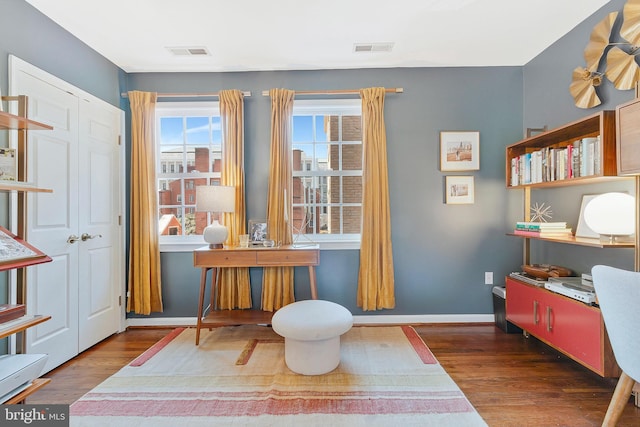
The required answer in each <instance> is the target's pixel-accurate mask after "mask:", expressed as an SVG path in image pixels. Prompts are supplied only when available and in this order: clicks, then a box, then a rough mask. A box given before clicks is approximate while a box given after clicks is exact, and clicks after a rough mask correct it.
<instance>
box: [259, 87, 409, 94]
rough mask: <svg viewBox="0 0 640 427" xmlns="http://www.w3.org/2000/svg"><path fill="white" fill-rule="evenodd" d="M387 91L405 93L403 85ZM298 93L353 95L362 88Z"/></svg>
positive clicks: (386, 91)
mask: <svg viewBox="0 0 640 427" xmlns="http://www.w3.org/2000/svg"><path fill="white" fill-rule="evenodd" d="M384 91H385V93H403V92H404V89H403V88H401V87H390V88H385V89H384ZM295 92H296V95H351V94H359V93H360V89H343V90H296V91H295ZM262 96H269V91H268V90H263V91H262Z"/></svg>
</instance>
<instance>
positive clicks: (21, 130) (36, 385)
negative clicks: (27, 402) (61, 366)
mask: <svg viewBox="0 0 640 427" xmlns="http://www.w3.org/2000/svg"><path fill="white" fill-rule="evenodd" d="M2 101H8V102H15V103H17V114H11V113H7V112H4V111H0V130H4V131H12V132H17V137H18V138H17V158H18V164H17V175H18V176H17V178H18V180H17V181H4V182H3V181H0V191H8V192H17V200H18V202H17V215H18V217H17V227H16V235H17V237H18V238H19V239H21V240H25V241H26V219H27V193H28V192H45V193H51V192H52V190H51V189H46V188H38V187H36V186H34V185H31V184H29V183H27V182H25V181H26V178H27V155H26V153H27V136H28V132H29V131H32V130H52V129H53V127H51V126H49V125H46V124H44V123H40V122H37V121H34V120H30V119H29V118H28V114H27V111H28V98H27V96H25V95H19V96H3V97H2ZM48 261H51V258H49V257H47V256H44V257H38V258H35V259H33V260H24V259H23V260H17V261H16V262H14V263H5V264H3V265H2V267H1V268H0V270H9V269H16V271H17V274H16V281H17V294H16V302H17V303H18V304H24V305H25V306H26V303H27V298H26V295H27V293H26V283H27V282H26V279H27V271H26V270H27V269H26V267H28V266H30V265H34V264H39V263H43V262H48ZM50 318H51V316H48V315H41V314H37V315H27V316H23V317H20V318H17V319H15V320H11V321H8V322H4V323H0V338H6V337H8V336H11V335H16V337H17V340H16V352H17V353H24V352H25V350H26V340H25V334H26V331H27V329H29V328H31V327H33V326H36V325H38V324H40V323H43V322H46V321H47V320H49V319H50ZM50 381H51V380H50V379H48V378H38V379H36V380H34V381H33V382H32V384H31V385H30V386H29V387H27V388H25V389H24V390H22V391H21V392H20V393H19V394H17V395H15V396H13V397H11V398H9V399H8V400H6V401H4V402H0V403H2V404H14V403H19V402H22V401H24V399H26V398H27V397H28V396H29V395H31V394H33V393H34V392H35V391H37V390H39V389H40V388H42V387H44V386H45V385H46V384H48V383H49V382H50Z"/></svg>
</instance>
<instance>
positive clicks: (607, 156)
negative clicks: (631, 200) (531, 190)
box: [506, 110, 619, 188]
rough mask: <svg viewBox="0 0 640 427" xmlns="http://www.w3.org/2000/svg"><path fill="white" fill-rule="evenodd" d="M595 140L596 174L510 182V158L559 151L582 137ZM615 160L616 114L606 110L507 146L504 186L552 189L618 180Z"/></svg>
mask: <svg viewBox="0 0 640 427" xmlns="http://www.w3.org/2000/svg"><path fill="white" fill-rule="evenodd" d="M595 137H599V140H600V142H599V144H598V145H599V147H598V151H597V152H596V153H594V156H595V157H597V158H598V159H599V162H598V163H599V171H598V172H597V173H593V174H590V175H585V176H579V177H576V178H574V177H568V178H566V179H555V180H553V181H550V180H544V181H542V182H531V183H524V184H523V183H519V184H514V183H512V165H511V161H512V159H514V158H517V157H519V156H523V155H526V154H531V153H534V152H537V151H541V150H544V149H551V148H552V149H554V150H562V149H565V148H566V147H568V146H570V145H572V144H573V143H574V142H576V141H579V140H582V139H583V138H595ZM569 161H571V159H569ZM616 161H617V160H616V117H615V111H610V110H605V111H601V112H599V113H596V114H592V115H590V116H587V117H585V118H583V119H580V120H577V121H574V122H572V123H568V124H566V125H564V126H560V127H558V128H556V129H552V130H549V131H546V132H542V133H540V134H537V135H534V136H531V137H529V138H526V139H523V140H521V141H518V142H516V143H515V144H511V145H509V146H507V148H506V185H507V188H522V187H526V186H531V187H545V186H546V187H551V186H560V185H561V186H564V185H574V184H591V183H594V182H596V181H604V180H612V179H619V178H618V176H617V175H618V173H617V166H616ZM556 175H557V174H556Z"/></svg>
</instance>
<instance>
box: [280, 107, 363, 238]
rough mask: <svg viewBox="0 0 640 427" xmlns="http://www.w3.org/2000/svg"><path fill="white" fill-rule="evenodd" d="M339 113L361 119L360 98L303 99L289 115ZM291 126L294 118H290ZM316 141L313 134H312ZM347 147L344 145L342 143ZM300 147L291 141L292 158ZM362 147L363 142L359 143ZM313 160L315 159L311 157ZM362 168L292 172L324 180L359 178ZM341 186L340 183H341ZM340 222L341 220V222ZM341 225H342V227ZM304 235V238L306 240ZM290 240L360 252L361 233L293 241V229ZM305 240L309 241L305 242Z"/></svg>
mask: <svg viewBox="0 0 640 427" xmlns="http://www.w3.org/2000/svg"><path fill="white" fill-rule="evenodd" d="M336 113H339V114H340V115H341V116H349V115H358V116H360V117H362V101H361V100H360V99H359V98H352V99H317V100H314V99H304V100H294V104H293V114H292V116H298V115H325V116H326V115H336ZM292 124H293V117H292ZM314 140H315V135H314ZM331 142H332V141H326V142H325V141H321V142H320V143H321V144H325V143H326V144H330V143H331ZM345 142H346V143H347V144H344V143H345ZM352 142H353V141H341V144H342V145H348V144H349V143H352ZM297 144H300V142H299V141H292V147H291V156H293V148H294V146H295V145H297ZM360 144H361V145H362V140H361V141H360ZM314 160H317V159H315V158H314ZM362 175H363V174H362V169H360V170H338V171H322V170H315V171H313V170H312V171H308V170H306V168H305V167H303V168H302V170H300V171H295V170H294V171H293V177H300V178H307V177H310V178H315V177H327V179H330V178H331V177H349V176H360V177H362ZM341 185H342V184H341ZM332 205H333V206H339V207H345V206H350V205H351V206H356V205H359V206H360V207H361V208H362V203H357V204H354V203H345V202H343V201H340V202H339V203H332ZM323 206H324V207H327V206H328V204H326V205H323V204H316V207H320V208H322V207H323ZM341 222H342V220H341ZM341 226H342V224H341ZM305 236H306V237H305ZM293 238H294V241H297V242H302V243H304V242H305V241H308V239H310V240H311V241H314V242H317V243H319V244H320V247H321V248H322V249H359V248H360V240H361V233H348V234H301V235H300V237H298V238H297V239H296V233H295V230H293ZM307 238H308V239H307Z"/></svg>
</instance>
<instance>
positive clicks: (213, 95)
mask: <svg viewBox="0 0 640 427" xmlns="http://www.w3.org/2000/svg"><path fill="white" fill-rule="evenodd" d="M242 94H243V95H244V96H251V92H248V91H245V92H242ZM120 96H121V97H123V98H128V97H129V94H128V93H127V92H122V93H121V94H120ZM219 96H220V93H219V92H209V93H206V92H205V93H158V98H217V97H219Z"/></svg>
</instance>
